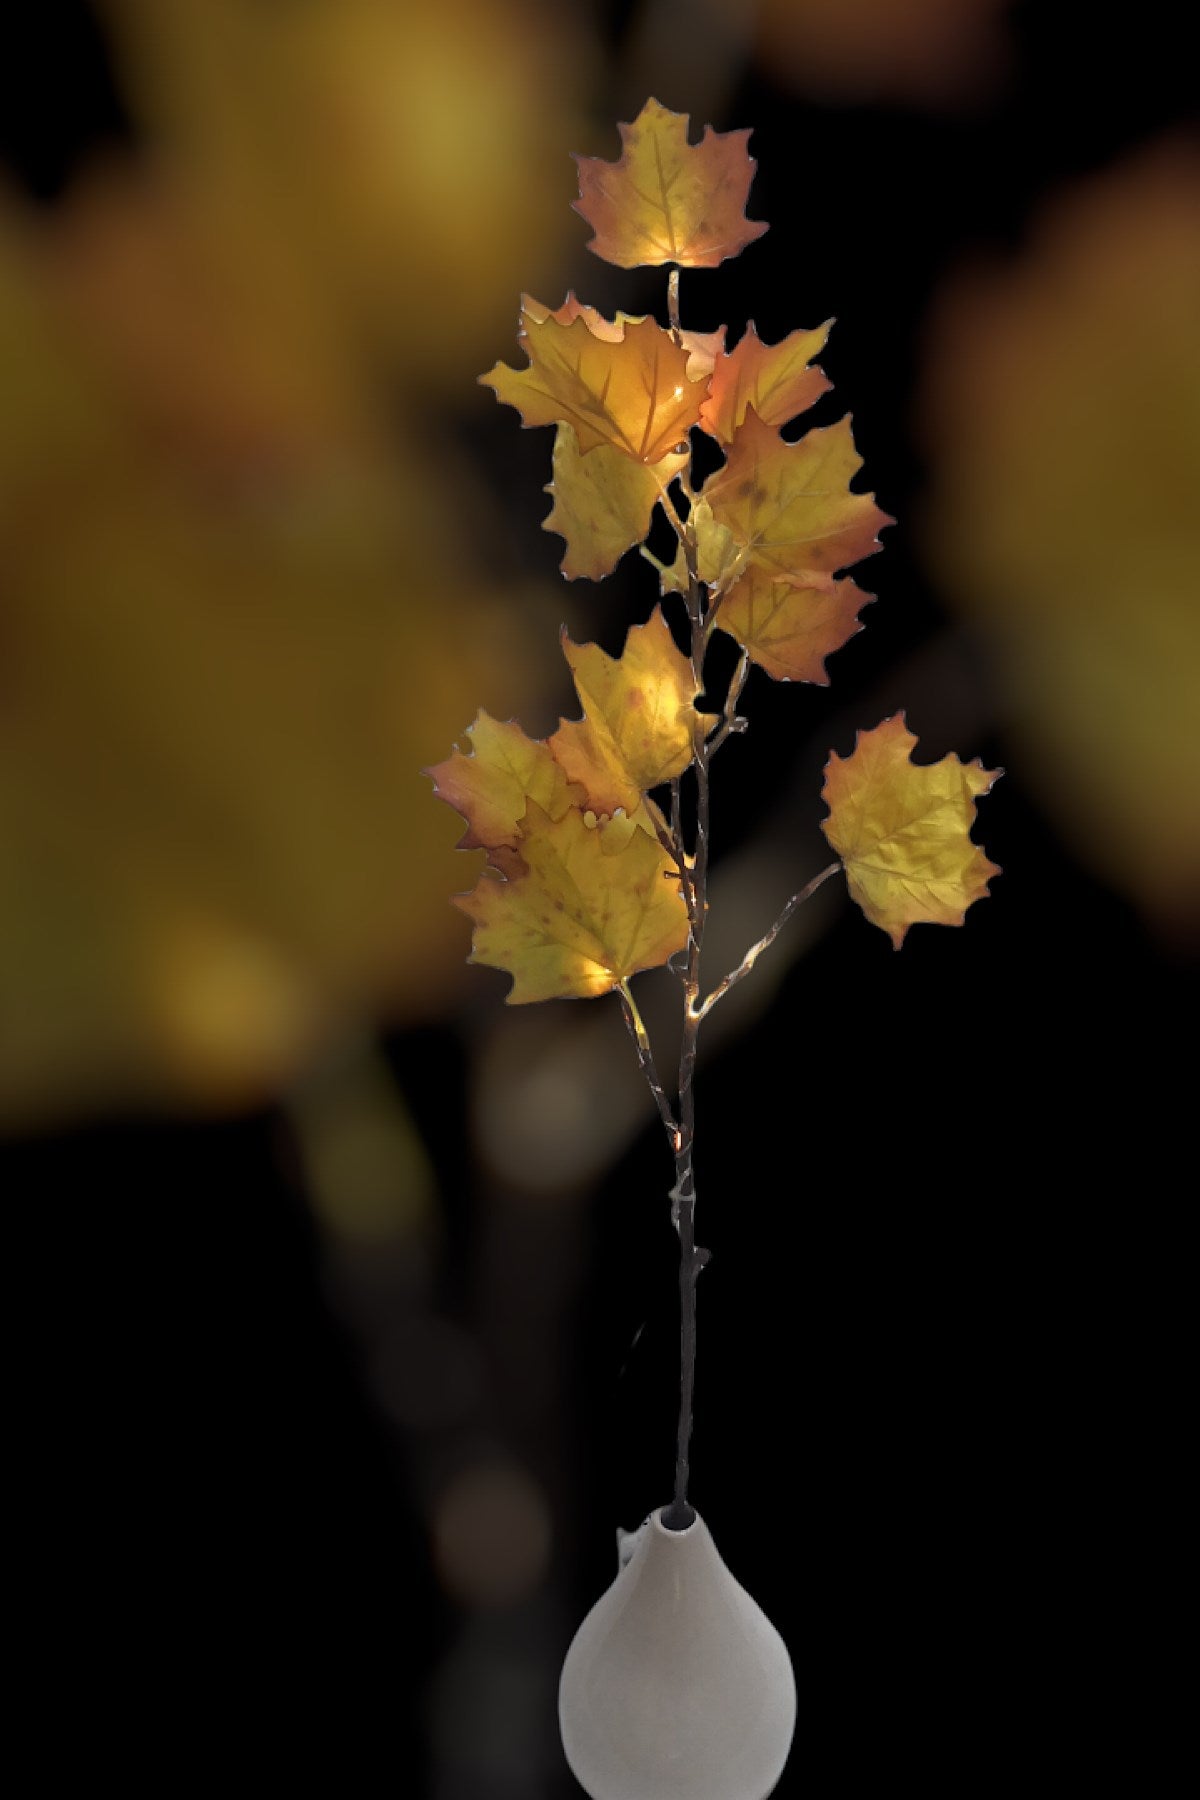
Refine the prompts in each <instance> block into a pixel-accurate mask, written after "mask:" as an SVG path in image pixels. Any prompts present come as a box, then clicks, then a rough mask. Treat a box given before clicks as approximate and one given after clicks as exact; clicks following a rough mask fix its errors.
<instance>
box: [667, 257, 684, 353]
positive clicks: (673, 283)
mask: <svg viewBox="0 0 1200 1800" xmlns="http://www.w3.org/2000/svg"><path fill="white" fill-rule="evenodd" d="M667 318H668V319H669V320H670V324H671V335H672V336H673V337H674V339H675V342H676V343H679V342H680V340H681V338H682V327H681V326H680V323H679V270H678V269H677V268H673V269H672V270H671V273H670V274H669V275H668V276H667Z"/></svg>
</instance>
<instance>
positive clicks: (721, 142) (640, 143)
mask: <svg viewBox="0 0 1200 1800" xmlns="http://www.w3.org/2000/svg"><path fill="white" fill-rule="evenodd" d="M617 129H618V130H619V131H620V133H621V144H622V151H621V155H620V157H619V159H618V160H617V161H616V162H615V163H610V162H605V161H604V159H603V158H602V157H598V156H577V157H576V158H575V161H576V163H577V164H578V165H579V198H578V200H576V201H574V202H572V204H573V205H574V208H575V211H576V212H577V213H579V214H581V216H582V217H583V218H585V219H586V220H587V222H588V224H589V225H590V226H591V227H592V230H593V231H594V232H595V236H594V237H593V238H592V240H591V242H590V243H589V244H588V249H589V250H594V251H595V253H596V255H597V256H602V257H603V258H604V259H605V261H606V262H611V263H616V264H617V266H618V268H622V269H634V268H637V267H639V266H640V265H642V264H647V263H650V264H653V263H676V264H678V266H679V267H680V268H685V269H715V268H716V266H717V264H718V263H719V262H723V261H724V260H725V258H726V257H727V256H737V255H738V253H739V251H742V250H744V249H745V247H746V245H747V244H752V243H753V242H754V240H755V238H760V237H761V236H762V234H763V232H764V231H765V230H766V229H767V227H766V225H764V224H762V223H761V222H760V221H758V220H750V219H747V217H746V212H745V208H746V199H747V196H748V195H749V192H750V181H751V178H752V176H753V174H754V158H753V157H752V156H749V155H748V154H747V152H746V145H747V143H748V142H749V139H750V133H749V132H748V131H714V130H713V128H712V126H711V125H706V126H705V128H704V136H703V138H702V139H701V141H700V142H699V143H698V144H689V143H688V115H687V114H686V113H675V112H670V111H669V110H668V109H667V108H666V107H665V106H660V105H659V103H658V101H657V100H647V102H646V104H645V106H643V108H642V110H641V112H640V113H639V114H638V116H637V118H636V119H635V120H634V121H633V123H632V125H619V126H618V127H617Z"/></svg>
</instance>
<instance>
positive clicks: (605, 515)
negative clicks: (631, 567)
mask: <svg viewBox="0 0 1200 1800" xmlns="http://www.w3.org/2000/svg"><path fill="white" fill-rule="evenodd" d="M687 460H688V452H687V451H686V450H683V451H676V452H673V453H672V454H671V455H669V456H665V457H664V458H663V459H662V461H661V462H658V463H652V464H649V465H648V464H646V463H640V462H634V461H633V459H632V458H631V457H628V456H623V455H622V454H621V452H620V451H619V450H610V449H609V447H608V445H607V444H599V445H597V447H596V449H594V450H589V451H588V453H587V455H586V456H584V455H583V454H582V453H581V451H580V449H579V440H578V439H577V438H576V436H575V433H574V432H573V431H572V429H571V427H570V426H569V425H560V426H559V428H558V432H557V434H556V436H555V439H554V479H553V481H551V483H550V485H549V486H548V487H547V488H546V490H545V491H546V492H547V493H548V494H552V495H553V496H554V508H553V511H552V512H550V513H549V514H548V515H547V517H546V518H545V519H543V520H542V528H543V530H545V531H554V532H557V534H558V536H559V537H561V538H564V539H565V540H566V545H567V549H566V554H565V555H564V557H563V559H562V563H561V565H560V567H561V568H562V572H563V574H564V575H565V576H566V577H567V578H568V580H575V579H576V578H577V577H579V576H584V577H586V578H587V580H589V581H600V580H601V579H602V578H603V577H604V576H605V575H609V574H611V573H612V571H613V569H615V568H616V566H617V563H618V562H619V561H620V560H621V558H622V556H624V554H625V552H626V551H627V550H628V549H630V548H631V547H632V546H633V545H634V544H640V543H641V541H642V539H643V538H644V537H645V536H646V534H647V532H648V531H649V530H650V515H651V513H652V512H653V511H654V503H655V501H656V500H657V499H658V498H659V496H660V494H661V493H662V491H663V489H664V488H665V487H667V486H668V484H669V483H670V482H671V481H672V480H673V479H674V477H675V476H676V475H678V473H679V471H680V469H681V468H682V467H683V466H684V464H685V463H686V462H687Z"/></svg>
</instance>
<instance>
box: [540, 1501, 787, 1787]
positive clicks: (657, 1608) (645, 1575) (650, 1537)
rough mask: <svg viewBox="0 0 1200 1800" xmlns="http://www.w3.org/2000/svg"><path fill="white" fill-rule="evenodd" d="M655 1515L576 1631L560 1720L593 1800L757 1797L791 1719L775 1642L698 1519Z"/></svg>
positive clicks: (779, 1764)
mask: <svg viewBox="0 0 1200 1800" xmlns="http://www.w3.org/2000/svg"><path fill="white" fill-rule="evenodd" d="M665 1510H666V1509H665V1508H660V1509H659V1511H658V1512H655V1513H652V1514H651V1515H650V1517H649V1519H647V1521H646V1523H645V1525H643V1526H642V1528H641V1530H640V1532H638V1533H637V1534H635V1536H634V1538H632V1539H626V1540H624V1547H625V1548H628V1546H629V1545H630V1543H632V1544H633V1552H632V1555H630V1556H629V1557H628V1560H625V1557H624V1555H623V1557H622V1561H623V1565H624V1566H623V1567H622V1568H621V1570H620V1572H619V1574H618V1575H617V1578H616V1580H615V1581H614V1582H613V1584H612V1586H611V1587H610V1588H609V1589H608V1591H607V1592H606V1593H604V1594H602V1595H601V1596H600V1598H599V1600H598V1601H597V1602H596V1604H595V1606H593V1608H592V1610H591V1612H590V1613H589V1614H588V1615H587V1617H586V1619H585V1620H584V1621H583V1624H582V1625H581V1626H580V1627H579V1630H578V1631H577V1632H576V1634H575V1637H574V1640H573V1641H572V1644H571V1648H570V1649H569V1650H568V1651H567V1659H566V1662H565V1663H564V1664H563V1671H562V1679H561V1681H560V1683H559V1690H558V1718H559V1726H560V1729H561V1731H562V1741H563V1748H564V1750H565V1751H566V1754H567V1761H568V1763H569V1764H570V1765H571V1769H572V1771H573V1773H574V1774H575V1776H576V1778H577V1779H578V1781H579V1782H580V1784H581V1786H582V1787H583V1788H584V1789H585V1790H586V1791H587V1793H588V1794H590V1795H591V1800H766V1796H767V1795H768V1794H769V1793H770V1792H771V1790H772V1789H773V1788H774V1786H775V1784H776V1782H777V1781H778V1780H779V1777H780V1775H781V1774H782V1773H783V1765H784V1763H785V1762H786V1760H787V1753H788V1749H789V1746H790V1745H791V1741H792V1732H793V1729H794V1727H795V1723H796V1682H795V1677H794V1676H793V1674H792V1664H791V1659H790V1658H789V1656H788V1653H787V1646H786V1644H785V1643H784V1641H783V1639H782V1638H781V1637H780V1635H779V1633H778V1632H777V1631H776V1629H775V1627H774V1626H773V1625H772V1624H771V1622H770V1620H769V1619H768V1618H767V1616H766V1614H765V1613H764V1612H763V1611H762V1609H761V1608H760V1607H758V1606H756V1605H755V1603H754V1601H753V1600H752V1599H751V1598H750V1596H749V1594H748V1593H747V1592H746V1590H745V1588H743V1587H741V1586H740V1585H739V1584H738V1583H737V1582H736V1581H735V1580H734V1578H733V1576H732V1575H731V1574H730V1573H729V1570H728V1569H727V1568H726V1567H725V1564H724V1563H723V1562H722V1561H721V1558H720V1556H719V1555H718V1554H717V1547H716V1545H715V1544H714V1543H713V1541H712V1538H711V1536H710V1535H709V1532H708V1528H707V1526H706V1525H705V1524H704V1521H703V1520H702V1519H701V1518H700V1516H699V1514H698V1513H697V1514H696V1515H695V1517H694V1518H693V1520H692V1523H691V1524H690V1525H689V1526H688V1528H687V1530H686V1531H668V1530H667V1528H666V1526H665V1525H664V1524H663V1523H662V1513H663V1512H664V1511H665Z"/></svg>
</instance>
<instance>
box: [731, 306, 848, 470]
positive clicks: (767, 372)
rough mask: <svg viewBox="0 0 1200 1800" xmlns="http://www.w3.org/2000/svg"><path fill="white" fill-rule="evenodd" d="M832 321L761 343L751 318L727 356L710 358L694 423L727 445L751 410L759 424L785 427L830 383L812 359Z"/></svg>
mask: <svg viewBox="0 0 1200 1800" xmlns="http://www.w3.org/2000/svg"><path fill="white" fill-rule="evenodd" d="M832 324H833V320H832V319H827V320H826V321H825V323H824V325H818V326H817V328H816V330H815V331H793V332H791V333H790V334H789V335H788V336H787V337H785V338H783V339H782V340H781V341H780V342H779V343H778V344H764V343H763V341H762V339H761V338H760V337H759V335H758V332H757V331H756V330H755V327H754V321H753V319H751V321H750V323H749V324H748V325H747V327H746V329H745V331H744V332H743V333H742V336H741V337H740V338H739V340H738V342H737V344H736V345H735V346H734V348H733V349H732V350H731V351H730V352H729V354H728V355H727V356H721V357H717V358H715V359H714V363H713V369H712V385H711V387H710V389H709V394H708V398H707V399H706V400H705V402H704V404H703V406H702V407H701V408H700V423H701V424H702V425H703V426H704V428H705V430H706V431H709V432H711V433H712V435H713V437H716V438H720V440H721V442H722V443H723V444H728V443H729V442H730V440H731V439H732V437H733V434H734V432H735V431H736V430H737V428H738V426H739V425H740V424H741V422H742V420H743V419H744V418H745V416H746V409H747V407H750V406H752V407H753V408H754V410H755V412H756V413H757V414H758V416H759V418H760V419H761V420H762V421H763V423H764V424H765V425H786V424H787V423H788V421H789V420H791V419H794V418H795V417H796V416H797V414H799V413H802V412H806V411H807V410H808V408H809V407H810V406H811V405H812V404H813V402H814V401H815V400H819V399H820V397H821V395H822V394H825V393H828V391H829V389H830V388H831V387H832V386H833V383H832V382H831V381H830V380H829V378H828V376H827V375H826V374H825V372H824V370H822V369H818V368H814V367H813V362H812V359H813V357H814V356H816V355H818V354H819V352H820V351H821V350H823V349H824V347H825V340H826V339H827V338H828V336H829V331H830V327H831V326H832Z"/></svg>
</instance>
